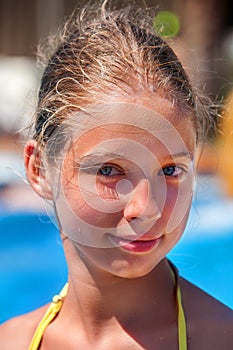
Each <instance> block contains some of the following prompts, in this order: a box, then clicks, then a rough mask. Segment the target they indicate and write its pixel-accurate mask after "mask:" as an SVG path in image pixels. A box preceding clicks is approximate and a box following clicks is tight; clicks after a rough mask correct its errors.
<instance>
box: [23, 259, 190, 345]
mask: <svg viewBox="0 0 233 350" xmlns="http://www.w3.org/2000/svg"><path fill="white" fill-rule="evenodd" d="M171 273H172V276H173V280H174V283H175V286H176V300H177V310H178V341H179V350H187V331H186V321H185V315H184V310H183V306H182V296H181V290H180V286H179V283H178V276H177V275H178V273H177V271H176V269H175V267H173V266H172V265H171ZM67 290H68V283H66V285H65V286H64V287H63V289H62V291H61V292H60V294H58V295H55V296H54V297H53V301H52V303H51V305H50V306H49V308H48V310H47V312H46V313H45V315H44V317H43V318H42V320H41V322H40V323H39V325H38V327H37V330H36V332H35V334H34V336H33V339H32V342H31V344H30V346H29V348H28V350H38V349H39V346H40V343H41V340H42V337H43V334H44V331H45V329H46V328H47V326H48V325H49V324H50V322H52V320H53V319H54V318H55V317H56V316H57V314H58V313H59V311H60V310H61V307H62V302H63V298H64V297H65V296H66V294H67Z"/></svg>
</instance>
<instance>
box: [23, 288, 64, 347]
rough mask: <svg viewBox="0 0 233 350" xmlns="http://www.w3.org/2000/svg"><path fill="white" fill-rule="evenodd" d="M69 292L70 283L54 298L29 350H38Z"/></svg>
mask: <svg viewBox="0 0 233 350" xmlns="http://www.w3.org/2000/svg"><path fill="white" fill-rule="evenodd" d="M67 290H68V283H66V284H65V286H64V287H63V289H62V291H61V292H60V294H58V295H55V296H54V297H53V300H52V303H51V304H50V306H49V308H48V310H47V311H46V313H45V315H44V317H43V318H42V320H41V321H40V323H39V325H38V327H37V329H36V332H35V333H34V336H33V338H32V341H31V344H30V346H29V348H28V350H38V349H39V346H40V343H41V339H42V337H43V334H44V331H45V330H46V328H47V326H48V325H49V324H50V323H51V322H52V320H53V319H54V318H55V317H56V316H57V314H58V313H59V311H60V310H61V307H62V301H63V298H64V297H65V296H66V294H67Z"/></svg>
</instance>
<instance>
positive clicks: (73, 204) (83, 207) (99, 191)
mask: <svg viewBox="0 0 233 350" xmlns="http://www.w3.org/2000/svg"><path fill="white" fill-rule="evenodd" d="M81 186H82V187H80V182H79V181H78V177H76V176H75V177H74V176H73V177H72V176H69V178H67V177H66V178H64V177H63V179H62V187H63V189H64V190H63V201H65V202H66V207H68V208H70V211H71V212H72V214H74V216H75V217H77V219H78V220H81V221H82V222H83V223H87V224H89V225H92V226H94V227H98V228H99V227H101V228H114V227H116V226H117V223H118V222H119V221H120V218H121V215H122V211H121V207H122V204H121V203H120V201H119V200H117V199H116V198H115V197H114V196H113V193H115V192H114V188H109V187H106V189H104V188H103V186H102V185H101V186H99V185H98V184H97V185H96V186H95V188H94V189H93V188H92V186H90V184H89V186H88V181H85V183H84V181H81Z"/></svg>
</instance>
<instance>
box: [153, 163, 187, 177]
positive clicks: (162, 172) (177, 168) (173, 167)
mask: <svg viewBox="0 0 233 350" xmlns="http://www.w3.org/2000/svg"><path fill="white" fill-rule="evenodd" d="M171 168H172V170H174V171H173V173H172V174H166V173H165V172H166V169H170V170H171ZM177 171H178V174H174V173H176V172H177ZM184 172H186V170H185V169H184V168H183V167H181V166H177V165H167V166H165V167H163V168H162V169H161V170H160V171H159V175H161V176H162V175H164V176H166V177H168V178H179V177H180V176H182V175H183V173H184Z"/></svg>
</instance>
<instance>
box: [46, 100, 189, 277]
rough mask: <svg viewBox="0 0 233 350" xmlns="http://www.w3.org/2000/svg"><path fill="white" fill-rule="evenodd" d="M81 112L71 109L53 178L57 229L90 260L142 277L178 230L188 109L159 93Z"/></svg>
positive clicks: (185, 209) (184, 194)
mask: <svg viewBox="0 0 233 350" xmlns="http://www.w3.org/2000/svg"><path fill="white" fill-rule="evenodd" d="M86 112H87V113H88V117H87V116H85V118H83V117H84V115H83V114H80V115H76V116H75V117H76V120H78V123H79V131H77V132H75V131H74V136H73V142H72V145H71V146H70V147H69V148H68V151H67V152H66V154H64V157H63V162H62V165H61V173H60V176H59V180H57V181H54V188H53V193H54V205H55V207H56V212H57V216H58V220H59V223H60V227H61V230H62V232H63V234H64V235H65V236H67V237H68V238H69V239H70V240H71V241H72V242H73V244H74V245H75V247H76V248H77V250H78V251H79V252H80V254H81V256H82V257H83V259H84V261H85V262H86V264H88V265H89V266H92V267H95V268H98V269H100V270H101V271H105V272H109V273H111V274H113V275H117V276H121V277H126V278H134V277H140V276H143V275H145V274H147V273H148V272H150V271H151V270H152V269H153V267H155V266H156V265H157V264H158V263H159V262H160V261H161V260H162V259H163V258H164V257H165V255H166V254H167V253H168V252H169V251H170V250H171V249H172V247H173V246H174V245H175V244H176V242H177V241H178V240H179V238H180V237H181V235H182V233H183V231H184V228H185V225H186V222H187V218H188V214H189V209H190V205H191V200H192V188H193V175H194V174H193V173H194V169H193V157H194V149H195V130H194V128H193V125H192V122H191V121H190V118H189V117H188V116H184V115H179V111H178V110H177V108H176V107H174V106H173V105H172V104H171V103H170V102H169V101H167V100H165V99H162V98H158V97H156V98H155V97H153V99H152V100H150V103H147V102H146V101H144V102H143V101H142V100H141V101H140V104H136V103H126V102H120V103H119V102H118V103H111V104H108V105H98V106H95V107H94V108H90V109H88V110H87V111H86ZM80 124H81V125H80Z"/></svg>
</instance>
